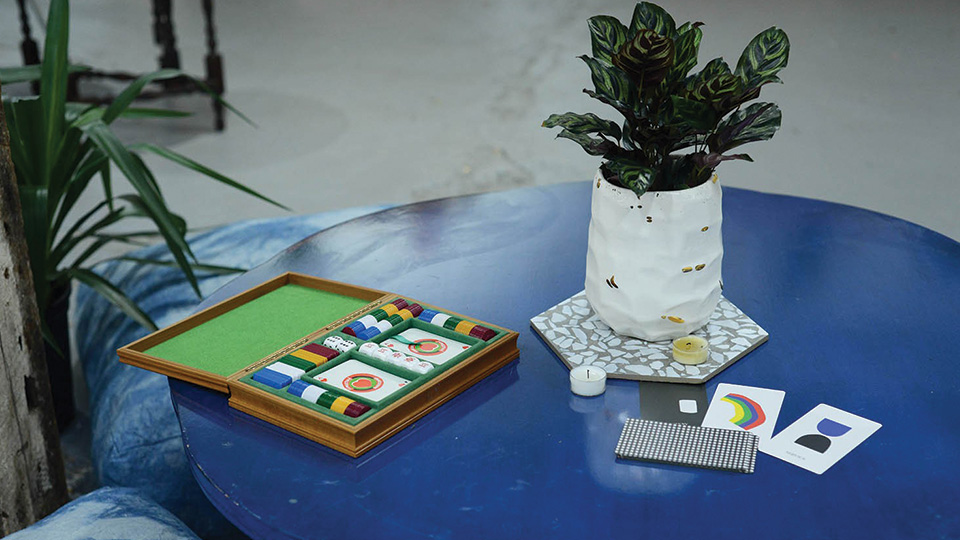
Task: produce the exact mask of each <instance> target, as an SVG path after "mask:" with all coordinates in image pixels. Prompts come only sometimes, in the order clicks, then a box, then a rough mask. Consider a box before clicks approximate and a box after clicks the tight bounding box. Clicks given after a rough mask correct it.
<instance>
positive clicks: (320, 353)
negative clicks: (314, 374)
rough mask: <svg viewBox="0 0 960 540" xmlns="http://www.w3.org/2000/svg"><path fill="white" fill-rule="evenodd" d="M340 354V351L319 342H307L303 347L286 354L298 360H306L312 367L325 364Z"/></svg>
mask: <svg viewBox="0 0 960 540" xmlns="http://www.w3.org/2000/svg"><path fill="white" fill-rule="evenodd" d="M339 354H340V351H336V350H334V349H331V348H330V347H325V346H323V345H320V344H319V343H307V344H306V345H304V346H303V347H300V348H299V349H297V350H295V351H293V352H292V353H290V354H289V355H288V356H293V357H295V358H299V359H300V360H306V361H307V362H310V363H311V364H313V366H314V367H316V366H319V365H322V364H326V363H327V362H329V361H330V360H333V359H334V358H336V357H337V355H339Z"/></svg>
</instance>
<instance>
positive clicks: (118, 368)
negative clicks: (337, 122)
mask: <svg viewBox="0 0 960 540" xmlns="http://www.w3.org/2000/svg"><path fill="white" fill-rule="evenodd" d="M383 208H385V207H382V206H376V207H363V208H351V209H346V210H339V211H333V212H325V213H321V214H315V215H309V216H295V217H288V218H277V219H267V220H253V221H246V222H239V223H235V224H231V225H227V226H224V227H221V228H218V229H215V230H212V231H208V232H204V233H201V234H197V235H194V236H192V237H190V238H189V243H190V247H191V249H192V250H193V252H194V254H195V255H196V256H197V258H198V259H199V260H200V261H201V262H202V263H205V264H215V265H220V266H232V267H242V268H252V267H254V266H256V265H258V264H260V263H263V262H265V261H266V260H268V259H269V258H270V257H272V256H273V255H275V254H276V253H277V252H279V251H281V250H283V249H284V248H286V247H287V246H289V245H291V244H293V243H294V242H297V241H299V240H301V239H303V238H306V237H307V236H310V235H312V234H314V233H316V232H318V231H321V230H323V229H325V228H327V227H330V226H333V225H335V224H337V223H340V222H343V221H346V220H348V219H352V218H354V217H358V216H361V215H365V214H367V213H370V212H373V211H376V210H381V209H383ZM130 256H131V257H137V258H143V259H151V260H163V261H169V260H171V257H170V254H169V252H168V251H167V249H166V247H165V246H163V245H159V246H152V247H149V248H145V249H141V250H138V251H136V252H134V253H132V254H130ZM95 271H96V272H97V273H99V274H101V275H103V276H104V277H105V278H107V279H108V280H110V281H111V282H113V283H114V284H116V285H117V286H119V287H120V289H121V290H123V291H124V292H125V293H126V294H127V295H128V296H129V297H130V298H131V299H133V301H135V302H136V303H137V304H138V305H139V306H140V307H141V308H142V309H143V310H144V311H145V312H146V313H147V314H148V315H149V316H150V317H151V318H153V320H154V322H156V323H157V325H158V326H160V327H161V328H162V327H164V326H166V325H169V324H171V323H173V322H176V321H177V320H179V319H182V318H184V317H186V316H187V315H190V314H191V313H192V312H193V311H194V310H195V308H196V306H197V304H198V303H199V302H200V299H199V298H197V295H196V294H195V293H194V292H193V290H192V289H191V287H190V285H189V284H188V283H187V282H186V280H185V279H184V278H183V275H182V274H181V273H180V271H179V270H177V269H176V268H170V267H164V266H153V265H144V264H138V263H132V262H128V261H108V262H106V263H103V264H99V265H97V266H96V268H95ZM197 277H198V279H199V281H200V289H201V291H202V293H203V294H204V295H208V294H210V293H211V292H213V291H215V290H216V289H218V288H219V287H221V286H222V285H224V284H225V283H227V282H228V281H230V280H231V279H232V278H233V277H234V276H233V275H213V274H199V275H198V276H197ZM77 287H78V288H77V292H76V296H75V302H74V308H73V313H72V317H71V320H72V321H74V324H75V341H76V348H77V353H78V357H79V359H80V362H81V363H82V366H83V370H84V374H85V376H86V381H87V385H88V387H89V391H90V415H91V428H92V432H93V435H92V437H93V442H92V449H91V453H92V457H93V464H94V468H95V470H96V472H97V475H98V479H99V481H100V484H101V485H105V486H126V487H136V488H139V489H140V490H141V491H142V492H143V493H145V494H146V495H148V496H149V497H150V498H152V499H153V500H155V501H157V502H158V503H160V504H161V505H162V506H163V507H165V508H167V509H168V510H170V511H171V512H173V513H174V514H175V515H176V516H177V517H179V518H180V519H181V520H183V521H184V522H185V523H186V524H187V525H189V526H190V528H192V529H193V530H194V531H196V532H197V534H199V535H201V536H203V537H204V538H226V537H230V536H231V535H232V534H234V531H233V530H232V528H230V527H228V526H227V525H226V522H225V520H224V519H223V517H222V516H220V514H219V513H218V512H217V511H215V510H214V509H213V506H212V505H211V504H210V503H209V501H207V500H206V498H205V497H204V495H203V493H202V492H201V491H200V488H199V486H197V484H196V482H195V480H194V479H193V477H192V475H191V472H190V468H189V465H188V463H187V459H186V456H185V455H184V453H183V446H182V441H181V438H180V426H179V424H178V422H177V419H176V416H175V414H174V411H173V406H172V404H171V402H170V392H169V387H168V386H167V379H166V377H164V376H162V375H157V374H154V373H150V372H148V371H145V370H142V369H139V368H135V367H133V366H128V365H125V364H121V363H120V362H119V361H118V360H117V355H116V349H117V348H119V347H122V346H123V345H126V344H127V343H130V342H131V341H134V340H136V339H138V338H140V337H142V336H144V335H146V334H147V330H145V329H144V328H141V327H140V326H138V325H137V324H136V323H135V322H133V321H132V320H130V319H128V318H127V317H125V316H124V315H123V314H122V313H121V312H120V311H119V310H118V309H117V308H115V307H113V306H112V305H110V304H109V303H108V302H107V301H106V300H104V299H103V298H102V297H100V296H99V295H97V294H96V293H94V292H93V291H92V290H91V289H89V288H88V287H85V286H80V285H78V286H77Z"/></svg>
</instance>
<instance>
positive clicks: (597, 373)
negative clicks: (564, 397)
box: [570, 366, 607, 397]
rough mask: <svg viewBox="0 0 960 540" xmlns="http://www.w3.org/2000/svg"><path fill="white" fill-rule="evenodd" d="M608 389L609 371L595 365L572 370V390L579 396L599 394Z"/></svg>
mask: <svg viewBox="0 0 960 540" xmlns="http://www.w3.org/2000/svg"><path fill="white" fill-rule="evenodd" d="M606 389H607V372H606V371H604V370H602V369H600V368H596V367H593V366H577V367H575V368H573V369H571V370H570V390H571V391H572V392H573V393H574V394H577V395H578V396H586V397H590V396H599V395H600V394H602V393H603V392H604V391H605V390H606Z"/></svg>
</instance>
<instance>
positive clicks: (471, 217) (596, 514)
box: [171, 182, 960, 540]
mask: <svg viewBox="0 0 960 540" xmlns="http://www.w3.org/2000/svg"><path fill="white" fill-rule="evenodd" d="M589 198H590V186H589V184H588V183H585V182H584V183H575V184H561V185H554V186H549V187H541V188H530V189H522V190H515V191H507V192H501V193H492V194H485V195H478V196H471V197H460V198H453V199H444V200H438V201H431V202H425V203H420V204H414V205H410V206H406V207H399V208H395V209H392V210H388V211H385V212H381V213H378V214H374V215H370V216H367V217H363V218H359V219H356V220H354V221H350V222H347V223H345V224H342V225H339V226H337V227H334V228H332V229H329V230H326V231H324V232H322V233H319V234H317V235H315V236H313V237H310V238H308V239H306V240H304V241H302V242H300V243H298V244H296V245H294V246H292V247H290V248H289V249H287V250H286V251H285V252H283V253H281V254H279V255H277V256H276V257H275V258H274V259H272V260H271V261H269V262H268V263H266V264H264V265H263V266H260V267H258V268H256V269H254V270H252V271H250V272H248V273H246V274H244V275H242V276H240V277H238V278H237V279H236V280H235V281H233V282H232V283H230V284H229V285H227V286H226V287H224V288H223V289H222V290H220V291H218V292H217V293H216V294H214V295H213V296H212V297H210V298H208V299H207V300H206V301H205V303H204V305H203V306H202V307H206V306H208V305H211V304H213V303H216V302H218V301H220V300H223V299H225V298H227V297H229V296H231V295H233V294H235V293H237V292H240V291H241V290H244V289H247V288H249V287H251V286H253V285H256V284H258V283H260V282H262V281H265V280H267V279H269V278H271V277H273V276H275V275H278V274H280V273H283V272H285V271H288V270H293V271H297V272H303V273H307V274H313V275H316V276H321V277H325V278H331V279H335V280H341V281H346V282H350V283H354V284H358V285H364V286H368V287H373V288H377V289H382V290H388V291H392V292H396V293H398V294H401V295H408V296H411V297H414V298H417V299H419V300H422V301H424V302H428V303H432V304H437V305H440V306H446V307H448V308H449V309H453V310H455V311H459V312H461V313H469V314H471V315H473V316H476V317H478V318H480V319H485V320H488V321H491V322H495V323H497V324H500V325H502V326H506V327H508V328H512V329H514V330H518V331H520V333H521V335H520V341H519V347H520V358H519V360H517V361H514V362H513V363H511V364H508V365H507V366H506V367H505V368H503V369H501V370H500V371H498V372H497V373H495V374H494V375H493V376H491V377H489V378H488V379H485V380H483V381H481V382H480V383H478V384H477V385H476V386H474V387H473V388H471V389H469V390H468V391H466V392H464V393H463V394H461V395H460V396H458V397H456V398H454V399H453V400H452V401H450V402H449V403H448V404H446V405H444V406H442V407H441V408H439V409H438V410H436V411H434V412H433V413H431V414H429V415H427V416H426V417H425V418H423V419H422V420H421V421H420V422H418V423H416V424H415V425H413V426H411V427H409V428H407V429H406V430H404V431H403V432H401V433H399V434H397V435H396V436H394V437H393V438H391V439H390V440H388V441H387V442H385V443H384V444H382V445H380V446H378V447H377V448H375V449H374V450H372V451H371V452H369V453H368V454H365V455H363V456H361V457H360V458H358V459H352V458H349V457H346V456H344V455H342V454H339V453H337V452H334V451H332V450H329V449H327V448H325V447H323V446H321V445H319V444H315V443H313V442H311V441H308V440H306V439H303V438H300V437H298V436H295V435H291V434H289V433H286V432H284V431H282V430H280V429H277V428H275V427H273V426H271V425H269V424H266V423H265V422H262V421H260V420H257V419H255V418H252V417H250V416H248V415H245V414H243V413H240V412H237V411H235V410H232V409H230V408H229V407H228V406H227V399H226V397H225V396H223V395H222V394H217V393H215V392H212V391H208V390H205V389H203V388H200V387H197V386H193V385H191V384H188V383H183V382H178V381H171V394H172V396H173V401H174V404H175V406H176V409H177V412H178V415H179V418H180V423H181V426H182V428H183V439H184V445H185V447H186V452H187V456H188V457H189V459H190V461H191V462H192V464H194V465H195V470H194V472H195V474H196V477H197V481H198V482H199V483H200V485H201V486H202V488H203V489H204V491H205V492H206V494H207V496H208V497H209V498H210V500H211V501H212V502H213V503H214V505H215V506H216V507H217V508H219V509H220V510H221V511H222V512H223V513H224V515H226V516H227V518H229V519H230V520H231V521H232V522H234V523H235V524H236V525H237V526H238V527H239V528H240V529H242V530H243V531H245V532H246V533H247V534H249V535H250V536H251V537H253V538H256V539H260V538H271V539H273V538H335V539H344V540H368V539H369V540H380V539H391V538H397V539H404V540H408V539H413V538H441V539H442V538H497V539H501V538H526V539H539V538H575V539H578V540H584V539H600V538H603V539H612V538H630V539H636V538H701V539H710V540H713V539H720V538H738V539H742V538H773V537H785V538H839V537H863V538H871V539H877V538H948V537H949V538H956V537H960V486H958V479H960V477H958V465H957V462H958V457H957V456H958V455H960V451H958V449H960V444H958V443H960V440H958V439H960V429H958V428H960V420H958V418H960V416H958V414H957V407H958V404H960V362H958V360H960V332H958V328H957V323H958V322H960V244H958V243H956V242H954V241H952V240H950V239H948V238H946V237H944V236H942V235H939V234H937V233H935V232H932V231H929V230H927V229H924V228H921V227H919V226H916V225H912V224H910V223H906V222H904V221H901V220H898V219H895V218H891V217H887V216H883V215H879V214H876V213H872V212H868V211H865V210H860V209H857V208H851V207H847V206H841V205H837V204H830V203H825V202H820V201H814V200H807V199H799V198H794V197H785V196H776V195H767V194H762V193H756V192H752V191H744V190H739V189H727V190H726V191H725V194H724V201H723V206H724V224H723V227H724V230H723V236H724V245H725V249H726V254H725V257H724V261H723V264H724V272H723V275H724V285H725V289H724V294H725V295H726V296H727V297H728V298H729V299H730V300H732V301H733V302H734V303H735V304H737V305H738V306H739V307H740V308H741V309H743V310H744V311H745V312H746V313H747V314H748V315H750V316H751V317H752V318H754V319H755V320H756V321H757V322H758V323H760V325H762V326H763V327H764V328H765V329H766V330H768V331H769V332H770V340H769V342H768V343H766V344H765V345H763V346H761V347H760V348H758V349H757V350H756V351H754V352H753V353H751V354H749V355H748V356H746V357H745V358H744V359H742V360H741V361H739V362H737V363H736V364H734V365H733V366H732V367H730V368H728V369H727V370H725V371H723V372H722V373H720V374H719V375H718V376H717V377H715V378H714V379H712V380H711V381H710V382H709V383H708V388H707V390H708V392H709V393H711V394H712V392H713V389H714V388H715V387H716V384H717V383H719V382H730V383H738V384H747V385H753V386H762V387H767V388H776V389H782V390H785V391H786V399H785V401H784V403H783V409H782V411H781V413H780V419H779V422H778V429H782V428H783V427H785V426H786V425H788V424H789V423H791V422H793V421H794V420H795V419H797V418H799V417H800V416H801V415H803V414H804V413H805V412H807V411H808V410H810V409H812V408H813V407H814V406H816V405H817V404H819V403H827V404H830V405H833V406H835V407H838V408H841V409H844V410H847V411H850V412H852V413H854V414H857V415H860V416H863V417H866V418H869V419H871V420H875V421H877V422H880V423H881V424H883V428H881V429H880V431H878V432H877V433H876V434H874V435H873V436H872V437H870V438H869V439H867V441H866V442H865V443H864V444H862V445H861V446H859V447H857V448H856V449H855V450H854V451H853V452H852V453H850V454H849V455H848V456H847V457H846V458H844V459H842V460H841V461H840V462H839V463H838V464H837V465H835V466H834V467H833V468H832V469H830V470H829V471H827V472H826V473H825V474H824V475H822V476H817V475H815V474H813V473H810V472H807V471H805V470H803V469H800V468H797V467H795V466H793V465H789V464H787V463H784V462H782V461H779V460H777V459H775V458H772V457H770V456H767V455H766V454H759V455H758V457H757V465H756V472H755V473H754V474H738V473H729V472H719V471H710V470H701V469H692V468H682V467H675V466H666V465H654V464H647V463H641V462H629V461H618V460H616V458H615V457H614V453H613V451H614V446H615V445H616V441H617V438H618V436H619V433H620V429H621V426H622V425H623V423H624V420H625V419H626V418H628V417H639V415H640V406H639V391H638V384H637V383H636V382H631V381H619V380H617V381H610V384H609V385H608V390H607V392H606V394H605V395H603V396H602V397H599V398H577V397H574V396H572V394H571V393H570V391H569V383H568V372H567V370H566V369H565V368H564V366H563V365H562V364H561V363H560V361H559V360H558V359H557V358H556V357H555V356H554V355H553V354H552V353H551V351H550V349H549V348H548V347H547V346H546V345H545V344H544V343H543V342H542V341H541V340H540V339H539V338H538V337H537V336H536V334H535V333H534V332H533V331H532V330H531V329H530V327H529V319H530V318H531V317H533V316H535V315H537V314H538V313H540V312H541V311H543V310H545V309H547V308H549V307H551V306H553V305H554V304H556V303H558V302H559V301H561V300H563V299H565V298H567V297H569V296H571V295H573V294H575V293H576V292H578V291H580V290H581V289H582V288H583V279H584V257H585V253H586V240H587V223H588V221H589V206H590V204H589Z"/></svg>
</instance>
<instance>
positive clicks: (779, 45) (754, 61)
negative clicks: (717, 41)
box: [734, 26, 790, 88]
mask: <svg viewBox="0 0 960 540" xmlns="http://www.w3.org/2000/svg"><path fill="white" fill-rule="evenodd" d="M789 55H790V41H789V40H788V39H787V34H786V32H784V31H783V30H780V29H779V28H777V27H775V26H774V27H771V28H768V29H766V30H764V31H763V32H760V33H759V34H757V36H756V37H754V38H753V39H752V40H751V41H750V44H749V45H747V48H746V49H744V50H743V54H742V55H741V56H740V61H739V62H737V69H736V71H734V74H735V75H736V76H738V77H740V79H741V80H742V81H743V82H744V84H745V85H746V86H747V87H748V88H756V87H759V86H761V85H764V84H767V83H770V82H780V78H779V77H777V73H778V72H779V71H780V70H781V69H783V68H785V67H787V60H788V58H789Z"/></svg>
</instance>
